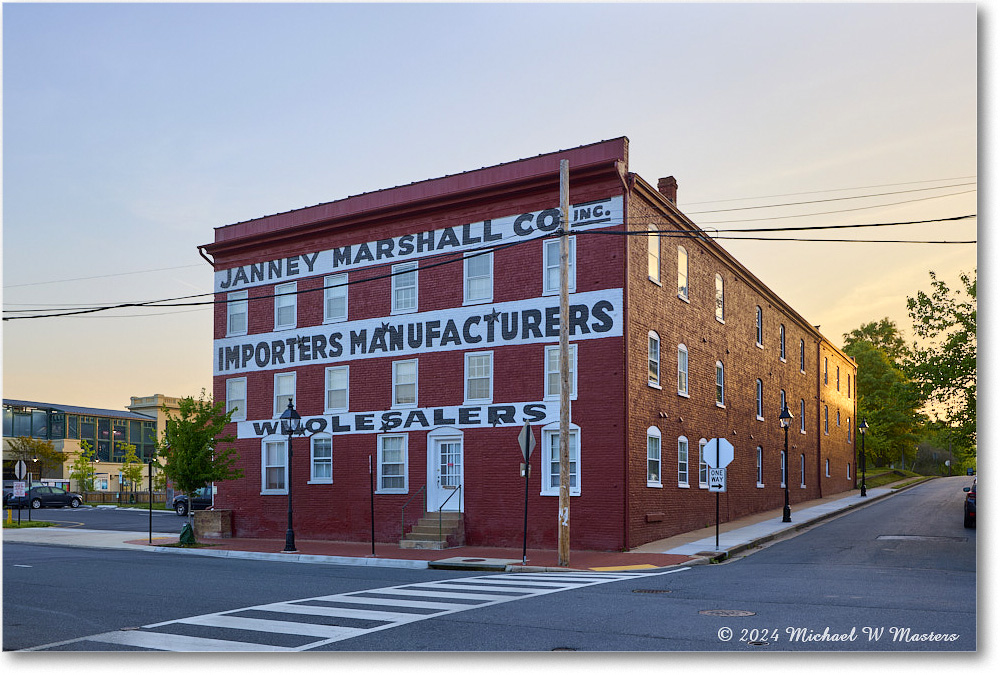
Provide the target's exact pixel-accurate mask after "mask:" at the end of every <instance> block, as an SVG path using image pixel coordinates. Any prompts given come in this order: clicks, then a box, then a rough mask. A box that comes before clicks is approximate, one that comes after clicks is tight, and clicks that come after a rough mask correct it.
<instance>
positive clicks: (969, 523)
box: [962, 479, 976, 527]
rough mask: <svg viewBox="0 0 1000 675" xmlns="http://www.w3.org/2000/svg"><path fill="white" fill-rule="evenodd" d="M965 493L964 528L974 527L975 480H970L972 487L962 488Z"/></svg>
mask: <svg viewBox="0 0 1000 675" xmlns="http://www.w3.org/2000/svg"><path fill="white" fill-rule="evenodd" d="M962 490H964V491H965V526H966V527H975V526H976V480H975V479H973V480H972V487H967V488H962Z"/></svg>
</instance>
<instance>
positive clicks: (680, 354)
mask: <svg viewBox="0 0 1000 675" xmlns="http://www.w3.org/2000/svg"><path fill="white" fill-rule="evenodd" d="M677 393H678V394H680V395H681V396H688V395H689V394H688V350H687V347H685V346H684V345H678V346H677Z"/></svg>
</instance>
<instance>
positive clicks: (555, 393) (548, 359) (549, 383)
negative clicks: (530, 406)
mask: <svg viewBox="0 0 1000 675" xmlns="http://www.w3.org/2000/svg"><path fill="white" fill-rule="evenodd" d="M569 397H570V398H571V399H573V400H575V399H576V345H570V346H569ZM558 398H559V345H555V346H553V347H546V348H545V400H547V401H552V400H558Z"/></svg>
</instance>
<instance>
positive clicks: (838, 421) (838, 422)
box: [837, 409, 840, 427]
mask: <svg viewBox="0 0 1000 675" xmlns="http://www.w3.org/2000/svg"><path fill="white" fill-rule="evenodd" d="M837 426H838V427H839V426H840V410H839V409H838V410H837Z"/></svg>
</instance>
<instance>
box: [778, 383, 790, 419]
mask: <svg viewBox="0 0 1000 675" xmlns="http://www.w3.org/2000/svg"><path fill="white" fill-rule="evenodd" d="M780 391H781V393H780V395H779V397H778V398H779V399H780V400H779V401H778V405H779V408H778V414H779V415H780V414H781V413H782V411H783V410H784V409H785V407H787V406H788V399H787V398H786V397H785V390H784V389H781V390H780Z"/></svg>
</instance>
